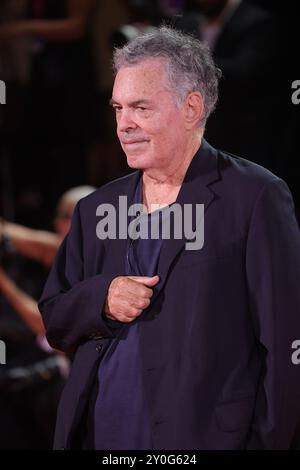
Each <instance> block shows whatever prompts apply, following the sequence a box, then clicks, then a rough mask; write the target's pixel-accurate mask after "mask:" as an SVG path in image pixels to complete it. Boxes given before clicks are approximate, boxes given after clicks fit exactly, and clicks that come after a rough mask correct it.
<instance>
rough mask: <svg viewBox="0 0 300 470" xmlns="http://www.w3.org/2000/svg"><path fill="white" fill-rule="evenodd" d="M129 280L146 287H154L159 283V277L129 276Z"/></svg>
mask: <svg viewBox="0 0 300 470" xmlns="http://www.w3.org/2000/svg"><path fill="white" fill-rule="evenodd" d="M128 277H129V279H132V280H133V281H135V282H139V283H140V284H144V286H148V287H153V286H155V285H156V284H157V283H158V282H159V276H152V277H148V276H128Z"/></svg>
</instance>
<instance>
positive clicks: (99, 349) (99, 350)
mask: <svg viewBox="0 0 300 470" xmlns="http://www.w3.org/2000/svg"><path fill="white" fill-rule="evenodd" d="M96 351H97V353H100V352H101V351H102V344H97V346H96Z"/></svg>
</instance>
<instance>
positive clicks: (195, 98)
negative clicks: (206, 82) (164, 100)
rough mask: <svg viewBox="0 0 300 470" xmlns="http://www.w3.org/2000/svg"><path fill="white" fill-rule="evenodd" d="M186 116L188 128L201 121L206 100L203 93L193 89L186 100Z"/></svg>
mask: <svg viewBox="0 0 300 470" xmlns="http://www.w3.org/2000/svg"><path fill="white" fill-rule="evenodd" d="M184 113H185V114H184V117H185V125H186V129H187V130H189V129H191V128H193V127H195V126H197V124H198V123H199V121H200V120H201V119H202V117H203V114H204V102H203V98H202V95H201V93H199V92H198V91H193V92H191V93H189V94H188V96H187V97H186V99H185V102H184Z"/></svg>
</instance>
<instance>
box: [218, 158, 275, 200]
mask: <svg viewBox="0 0 300 470" xmlns="http://www.w3.org/2000/svg"><path fill="white" fill-rule="evenodd" d="M218 164H219V170H220V174H221V179H222V180H223V181H224V182H225V183H226V182H228V183H229V184H230V185H231V186H232V188H235V189H236V190H237V191H238V192H239V193H240V194H241V195H242V194H245V193H246V194H248V195H250V194H253V196H254V197H255V195H257V194H258V193H259V192H260V191H261V190H262V189H263V188H265V187H267V186H268V185H272V183H274V184H276V182H277V183H279V182H280V181H282V179H281V178H279V177H278V176H276V175H275V174H274V173H272V172H271V171H270V170H268V169H267V168H264V167H263V166H261V165H258V164H257V163H254V162H251V161H250V160H246V159H245V158H242V157H239V156H237V155H233V154H231V153H228V152H224V151H218Z"/></svg>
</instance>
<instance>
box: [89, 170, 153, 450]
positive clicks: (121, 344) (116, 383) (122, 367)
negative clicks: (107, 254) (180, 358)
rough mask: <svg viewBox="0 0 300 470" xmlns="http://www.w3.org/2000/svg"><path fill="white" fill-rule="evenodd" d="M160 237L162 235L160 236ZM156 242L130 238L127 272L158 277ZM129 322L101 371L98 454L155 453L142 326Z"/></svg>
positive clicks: (144, 218) (96, 423)
mask: <svg viewBox="0 0 300 470" xmlns="http://www.w3.org/2000/svg"><path fill="white" fill-rule="evenodd" d="M141 194H142V178H141V179H140V182H139V184H138V186H137V191H136V194H135V203H137V202H141ZM161 214H162V211H156V213H155V215H153V214H152V216H151V215H148V214H142V215H141V216H140V217H138V218H137V219H136V220H138V219H139V220H142V223H145V224H148V227H149V233H151V232H150V230H151V224H155V225H156V224H158V226H159V223H160V220H161ZM158 233H159V232H158ZM159 236H160V237H159V238H157V239H151V238H147V239H142V238H137V239H136V240H131V239H129V241H128V252H127V260H126V274H127V275H137V276H154V275H155V274H156V271H157V265H158V260H159V255H160V249H161V245H162V239H161V233H159ZM141 321H143V314H142V315H141V316H140V317H138V318H137V319H136V320H135V321H134V322H132V323H129V324H126V325H125V324H124V325H122V327H121V328H120V330H119V332H118V334H117V337H116V338H115V339H114V340H113V341H112V343H111V345H110V347H109V349H108V351H107V352H106V354H105V356H104V358H103V360H102V362H101V364H100V366H99V370H98V393H97V398H96V402H95V408H94V416H93V421H94V446H95V447H94V448H95V449H98V450H107V449H111V450H116V449H129V450H130V449H131V450H139V449H152V448H153V445H152V438H151V426H150V416H149V410H148V403H147V401H146V397H145V395H144V391H143V390H144V388H143V383H142V364H141V354H140V336H139V327H140V322H141Z"/></svg>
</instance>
